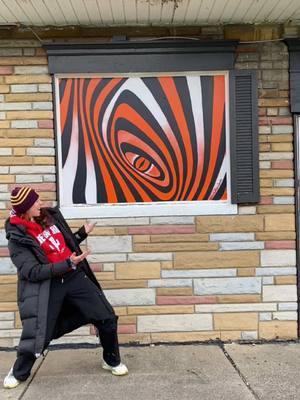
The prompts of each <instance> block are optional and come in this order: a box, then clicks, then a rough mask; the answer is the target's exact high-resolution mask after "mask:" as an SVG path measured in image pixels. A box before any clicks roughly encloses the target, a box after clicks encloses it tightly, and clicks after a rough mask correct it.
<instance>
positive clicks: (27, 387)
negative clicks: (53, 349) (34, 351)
mask: <svg viewBox="0 0 300 400" xmlns="http://www.w3.org/2000/svg"><path fill="white" fill-rule="evenodd" d="M47 355H48V351H47V352H45V355H44V356H42V357H43V358H42V360H41V362H40V363H39V365H38V366H37V367H36V370H35V371H34V373H33V374H32V375H31V377H30V378H29V379H28V383H27V382H26V386H25V388H24V390H23V391H22V393H21V394H20V396H19V398H18V400H22V399H23V397H24V396H25V394H26V392H27V390H28V389H29V386H30V385H31V382H32V381H33V379H34V378H35V376H36V374H37V373H38V370H39V369H40V368H41V366H42V365H43V363H44V361H45V359H46V357H47Z"/></svg>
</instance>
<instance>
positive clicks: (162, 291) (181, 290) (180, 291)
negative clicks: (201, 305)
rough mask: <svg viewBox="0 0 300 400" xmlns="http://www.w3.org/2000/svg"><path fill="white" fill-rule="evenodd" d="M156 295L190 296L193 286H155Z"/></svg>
mask: <svg viewBox="0 0 300 400" xmlns="http://www.w3.org/2000/svg"><path fill="white" fill-rule="evenodd" d="M156 294H157V296H192V295H193V288H191V287H186V288H185V287H178V288H157V289H156Z"/></svg>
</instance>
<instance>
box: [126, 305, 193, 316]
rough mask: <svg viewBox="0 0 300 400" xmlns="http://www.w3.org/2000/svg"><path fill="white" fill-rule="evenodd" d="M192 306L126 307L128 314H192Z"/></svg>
mask: <svg viewBox="0 0 300 400" xmlns="http://www.w3.org/2000/svg"><path fill="white" fill-rule="evenodd" d="M193 313H194V306H192V305H183V306H137V307H128V315H149V314H150V315H151V314H193Z"/></svg>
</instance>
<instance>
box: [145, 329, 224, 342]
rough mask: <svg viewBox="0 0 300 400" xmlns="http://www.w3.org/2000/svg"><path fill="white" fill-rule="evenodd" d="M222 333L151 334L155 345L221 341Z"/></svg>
mask: <svg viewBox="0 0 300 400" xmlns="http://www.w3.org/2000/svg"><path fill="white" fill-rule="evenodd" d="M220 337H221V334H220V331H208V332H206V331H201V332H169V333H164V332H159V333H151V339H152V342H153V343H157V342H158V343H159V342H172V343H174V342H175V343H176V342H183V343H185V342H205V341H208V340H216V339H220Z"/></svg>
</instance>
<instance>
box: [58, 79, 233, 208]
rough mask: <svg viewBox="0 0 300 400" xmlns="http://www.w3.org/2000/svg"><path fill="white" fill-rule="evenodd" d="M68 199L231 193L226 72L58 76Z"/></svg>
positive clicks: (193, 197) (194, 197)
mask: <svg viewBox="0 0 300 400" xmlns="http://www.w3.org/2000/svg"><path fill="white" fill-rule="evenodd" d="M59 115H60V121H59V127H60V132H59V137H60V139H61V145H60V149H61V155H60V159H61V166H60V170H61V176H60V178H61V184H62V187H63V203H64V204H65V205H66V204H68V205H71V204H99V203H137V202H139V203H149V202H158V201H159V202H161V201H205V200H215V201H218V200H227V164H228V162H227V161H228V160H227V154H226V132H225V126H226V123H225V115H226V113H225V76H224V75H210V76H209V75H207V76H202V75H201V76H194V75H191V76H163V77H130V78H127V77H123V78H94V77H93V78H61V79H59Z"/></svg>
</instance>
